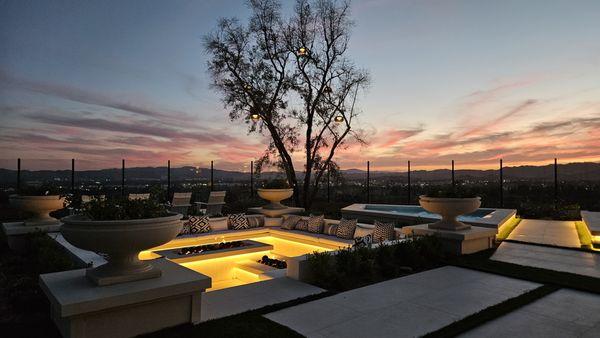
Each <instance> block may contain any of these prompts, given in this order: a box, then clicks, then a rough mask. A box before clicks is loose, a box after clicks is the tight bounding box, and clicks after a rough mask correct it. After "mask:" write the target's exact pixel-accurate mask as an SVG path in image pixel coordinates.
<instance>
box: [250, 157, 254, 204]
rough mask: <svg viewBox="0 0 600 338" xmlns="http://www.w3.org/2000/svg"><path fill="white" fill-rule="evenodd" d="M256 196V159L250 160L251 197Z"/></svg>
mask: <svg viewBox="0 0 600 338" xmlns="http://www.w3.org/2000/svg"><path fill="white" fill-rule="evenodd" d="M252 197H254V161H250V198H252Z"/></svg>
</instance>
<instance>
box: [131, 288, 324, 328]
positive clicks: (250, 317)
mask: <svg viewBox="0 0 600 338" xmlns="http://www.w3.org/2000/svg"><path fill="white" fill-rule="evenodd" d="M334 294H335V292H331V291H325V292H321V293H319V294H316V295H312V296H307V297H302V298H297V299H294V300H290V301H287V302H283V303H278V304H273V305H267V306H265V307H262V308H260V309H256V310H250V311H246V312H242V313H239V314H236V315H231V316H227V317H223V318H218V319H212V320H209V321H206V322H202V323H200V324H198V325H192V324H183V325H179V326H175V327H171V328H167V329H163V330H160V331H156V332H152V333H149V334H146V335H142V336H140V337H145V338H157V337H169V338H171V337H203V338H205V337H236V338H239V337H244V338H251V337H257V338H264V337H278V338H279V337H282V338H285V337H303V336H302V335H301V334H299V333H297V332H296V331H294V330H292V329H290V328H288V327H287V326H284V325H281V324H279V323H276V322H274V321H272V320H270V319H267V318H265V317H263V315H264V314H267V313H271V312H275V311H279V310H282V309H285V308H288V307H292V306H296V305H300V304H303V303H307V302H311V301H313V300H317V299H321V298H324V297H329V296H333V295H334Z"/></svg>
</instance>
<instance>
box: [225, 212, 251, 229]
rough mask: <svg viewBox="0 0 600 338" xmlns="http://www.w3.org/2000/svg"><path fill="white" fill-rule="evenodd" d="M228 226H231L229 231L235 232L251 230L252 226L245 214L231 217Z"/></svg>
mask: <svg viewBox="0 0 600 338" xmlns="http://www.w3.org/2000/svg"><path fill="white" fill-rule="evenodd" d="M227 224H228V225H229V229H233V230H243V229H250V224H249V223H248V219H247V218H246V214H245V213H241V214H231V215H229V217H228V218H227Z"/></svg>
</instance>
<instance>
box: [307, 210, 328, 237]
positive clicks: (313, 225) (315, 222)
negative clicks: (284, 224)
mask: <svg viewBox="0 0 600 338" xmlns="http://www.w3.org/2000/svg"><path fill="white" fill-rule="evenodd" d="M323 219H325V216H323V215H321V216H312V215H311V216H310V217H309V218H308V232H312V233H313V234H320V233H322V232H323Z"/></svg>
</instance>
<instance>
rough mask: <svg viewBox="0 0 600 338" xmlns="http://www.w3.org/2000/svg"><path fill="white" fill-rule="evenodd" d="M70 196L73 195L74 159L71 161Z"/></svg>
mask: <svg viewBox="0 0 600 338" xmlns="http://www.w3.org/2000/svg"><path fill="white" fill-rule="evenodd" d="M71 194H75V159H74V158H72V159H71Z"/></svg>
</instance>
